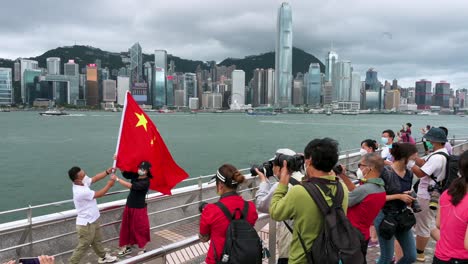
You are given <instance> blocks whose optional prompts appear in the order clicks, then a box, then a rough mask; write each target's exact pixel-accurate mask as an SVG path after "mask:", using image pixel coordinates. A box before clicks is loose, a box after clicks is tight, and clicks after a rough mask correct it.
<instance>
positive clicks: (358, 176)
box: [356, 169, 364, 180]
mask: <svg viewBox="0 0 468 264" xmlns="http://www.w3.org/2000/svg"><path fill="white" fill-rule="evenodd" d="M356 176H357V178H358V179H359V180H360V179H362V178H364V174H362V170H361V169H357V171H356Z"/></svg>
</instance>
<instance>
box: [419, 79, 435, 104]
mask: <svg viewBox="0 0 468 264" xmlns="http://www.w3.org/2000/svg"><path fill="white" fill-rule="evenodd" d="M415 89H416V91H415V93H416V94H415V96H416V98H415V101H416V104H417V105H418V109H423V110H426V109H430V108H431V103H432V82H431V81H428V80H424V79H422V80H420V81H417V82H416V87H415Z"/></svg>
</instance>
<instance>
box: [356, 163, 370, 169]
mask: <svg viewBox="0 0 468 264" xmlns="http://www.w3.org/2000/svg"><path fill="white" fill-rule="evenodd" d="M357 166H358V168H361V167H369V166H368V165H366V164H362V163H358V165H357Z"/></svg>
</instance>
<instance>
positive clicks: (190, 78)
mask: <svg viewBox="0 0 468 264" xmlns="http://www.w3.org/2000/svg"><path fill="white" fill-rule="evenodd" d="M184 95H185V98H184V106H188V101H189V98H192V97H197V95H198V90H197V75H195V73H185V74H184Z"/></svg>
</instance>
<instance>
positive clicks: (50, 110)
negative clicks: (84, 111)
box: [39, 109, 69, 116]
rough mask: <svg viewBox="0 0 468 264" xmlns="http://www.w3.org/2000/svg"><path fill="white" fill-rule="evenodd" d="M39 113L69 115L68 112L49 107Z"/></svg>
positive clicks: (43, 114)
mask: <svg viewBox="0 0 468 264" xmlns="http://www.w3.org/2000/svg"><path fill="white" fill-rule="evenodd" d="M39 115H41V116H64V115H69V114H68V113H66V112H64V111H62V110H58V109H49V110H47V111H45V112H40V113H39Z"/></svg>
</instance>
